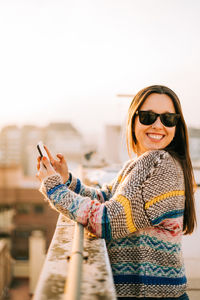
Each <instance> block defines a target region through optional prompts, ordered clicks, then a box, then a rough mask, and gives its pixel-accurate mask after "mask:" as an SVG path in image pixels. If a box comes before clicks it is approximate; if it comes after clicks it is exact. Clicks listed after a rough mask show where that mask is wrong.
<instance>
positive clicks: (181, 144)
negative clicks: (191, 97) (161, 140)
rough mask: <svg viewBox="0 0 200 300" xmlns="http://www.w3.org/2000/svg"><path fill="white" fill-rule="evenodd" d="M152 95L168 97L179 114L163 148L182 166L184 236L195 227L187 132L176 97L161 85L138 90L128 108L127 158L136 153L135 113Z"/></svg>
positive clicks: (192, 177)
mask: <svg viewBox="0 0 200 300" xmlns="http://www.w3.org/2000/svg"><path fill="white" fill-rule="evenodd" d="M153 93H157V94H165V95H168V96H169V97H170V98H171V100H172V101H173V104H174V108H175V111H176V113H178V114H180V119H179V122H178V124H177V125H176V132H175V136H174V139H173V141H172V142H171V143H170V144H169V145H168V146H167V147H166V148H165V150H166V151H168V152H169V153H170V154H171V155H172V156H173V157H175V158H176V159H177V160H178V161H179V162H180V163H181V166H182V169H183V173H184V180H185V199H186V200H185V210H184V220H183V231H184V234H190V233H192V232H193V230H194V228H195V226H196V223H197V221H196V213H195V203H194V190H195V180H194V174H193V169H192V163H191V159H190V154H189V141H188V140H189V139H188V130H187V126H186V123H185V120H184V117H183V113H182V108H181V104H180V100H179V98H178V96H177V95H176V94H175V93H174V92H173V91H172V90H171V89H169V88H168V87H166V86H163V85H152V86H149V87H146V88H144V89H142V90H140V91H139V92H138V93H137V94H136V95H135V97H134V98H133V101H132V103H131V105H130V107H129V110H128V118H127V126H126V143H127V149H128V153H129V156H131V153H132V152H135V153H136V143H137V141H136V137H135V133H134V122H135V116H136V115H135V113H136V111H137V110H138V109H139V108H140V106H141V105H142V104H143V103H144V101H145V100H146V99H147V97H148V96H149V95H151V94H153Z"/></svg>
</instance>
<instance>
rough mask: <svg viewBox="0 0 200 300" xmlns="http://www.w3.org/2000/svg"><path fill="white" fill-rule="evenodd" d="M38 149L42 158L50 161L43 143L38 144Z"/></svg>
mask: <svg viewBox="0 0 200 300" xmlns="http://www.w3.org/2000/svg"><path fill="white" fill-rule="evenodd" d="M37 149H38V152H39V154H40V156H41V157H43V156H45V157H46V158H47V159H49V157H48V154H47V152H46V150H45V149H44V145H43V142H42V141H40V142H39V143H38V144H37Z"/></svg>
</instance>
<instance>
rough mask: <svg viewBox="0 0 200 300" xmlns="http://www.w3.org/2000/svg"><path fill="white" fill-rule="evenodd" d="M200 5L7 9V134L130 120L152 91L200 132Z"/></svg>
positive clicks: (117, 1) (187, 1)
mask: <svg viewBox="0 0 200 300" xmlns="http://www.w3.org/2000/svg"><path fill="white" fill-rule="evenodd" d="M199 16H200V1H199V0H192V1H191V0H101V1H99V0H0V84H1V86H0V101H1V110H0V128H1V127H2V126H5V125H7V124H10V123H11V124H18V125H23V124H39V125H45V124H47V123H48V122H49V121H72V122H73V123H74V125H76V126H77V127H78V128H79V129H81V130H82V131H87V130H89V129H90V131H92V130H96V129H100V128H101V127H102V124H103V123H108V122H109V123H110V122H114V121H116V120H117V119H118V120H122V119H124V109H127V107H128V105H129V103H130V101H131V99H129V98H119V97H117V96H116V95H117V94H119V93H124V94H135V93H136V92H137V91H138V90H139V89H141V88H143V87H145V86H147V85H150V84H165V85H167V86H169V87H170V88H172V89H174V91H175V92H176V93H177V94H178V96H179V97H180V99H181V102H182V106H183V111H184V114H185V118H186V121H187V123H188V125H194V126H200V117H199V116H200V98H199V88H200V17H199Z"/></svg>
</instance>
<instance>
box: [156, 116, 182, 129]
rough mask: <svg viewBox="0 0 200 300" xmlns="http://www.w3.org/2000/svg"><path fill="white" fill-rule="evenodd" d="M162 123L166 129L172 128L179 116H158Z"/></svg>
mask: <svg viewBox="0 0 200 300" xmlns="http://www.w3.org/2000/svg"><path fill="white" fill-rule="evenodd" d="M160 118H161V121H162V123H163V124H164V125H165V126H167V127H174V126H176V125H177V123H178V120H179V115H177V114H163V115H161V116H160Z"/></svg>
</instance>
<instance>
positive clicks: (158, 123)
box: [152, 116, 163, 128]
mask: <svg viewBox="0 0 200 300" xmlns="http://www.w3.org/2000/svg"><path fill="white" fill-rule="evenodd" d="M162 127H163V124H162V122H161V120H160V117H159V116H158V117H157V119H156V120H155V122H154V123H153V124H152V128H162Z"/></svg>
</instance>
